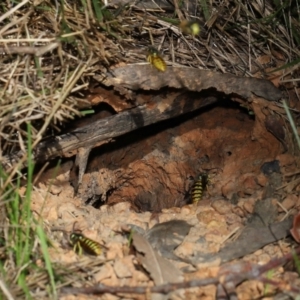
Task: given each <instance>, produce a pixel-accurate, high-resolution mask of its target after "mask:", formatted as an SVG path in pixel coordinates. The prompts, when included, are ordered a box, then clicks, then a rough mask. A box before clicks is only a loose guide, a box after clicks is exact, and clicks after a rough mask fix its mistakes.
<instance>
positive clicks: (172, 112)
mask: <svg viewBox="0 0 300 300" xmlns="http://www.w3.org/2000/svg"><path fill="white" fill-rule="evenodd" d="M216 101H217V97H201V96H200V94H199V93H192V92H184V93H179V92H177V93H169V94H168V96H167V97H166V98H161V99H159V100H158V101H157V102H155V103H153V104H151V105H149V104H148V105H142V106H138V107H136V108H133V109H130V110H127V111H123V112H121V113H119V114H116V115H113V116H110V117H107V118H105V119H100V120H97V121H95V122H93V123H91V124H89V125H86V126H83V127H81V128H78V129H76V130H74V131H72V132H69V133H67V134H63V135H60V136H57V137H54V138H51V139H47V140H45V141H42V142H40V143H39V144H38V145H37V147H36V148H35V150H34V153H33V160H34V161H35V162H44V161H46V160H49V159H53V158H55V157H70V156H73V155H76V154H77V150H78V149H79V148H93V147H96V146H98V145H99V144H103V141H106V140H110V139H112V138H114V137H118V136H120V135H123V134H125V133H128V132H131V131H133V130H136V129H138V128H141V127H144V126H147V125H150V124H154V123H157V122H160V121H163V120H167V119H170V118H174V117H177V116H179V115H181V114H184V113H187V112H191V111H194V110H196V109H199V108H201V107H205V106H207V105H209V104H211V103H214V102H216ZM22 155H23V153H22V152H18V153H14V154H12V155H10V156H6V157H4V160H3V166H4V168H5V169H9V168H10V167H11V166H13V165H14V164H15V163H16V162H18V161H19V159H20V157H22ZM24 167H25V165H24Z"/></svg>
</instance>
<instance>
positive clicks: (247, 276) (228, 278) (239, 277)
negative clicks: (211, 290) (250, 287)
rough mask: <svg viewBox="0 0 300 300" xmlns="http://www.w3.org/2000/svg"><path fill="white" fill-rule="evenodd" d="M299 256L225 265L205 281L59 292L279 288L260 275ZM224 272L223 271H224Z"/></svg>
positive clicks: (295, 289) (97, 292)
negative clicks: (246, 285)
mask: <svg viewBox="0 0 300 300" xmlns="http://www.w3.org/2000/svg"><path fill="white" fill-rule="evenodd" d="M299 254H300V247H298V248H297V249H296V250H295V253H294V254H293V253H288V254H286V255H284V256H283V257H281V258H274V259H272V260H271V261H269V262H268V263H267V264H265V265H263V266H259V265H251V264H250V263H244V262H243V263H238V264H236V265H230V266H227V265H225V268H223V269H222V268H221V270H220V272H219V276H218V277H215V278H206V279H196V280H190V281H186V282H178V283H167V284H163V285H159V286H154V287H138V286H135V287H130V286H123V287H120V286H118V287H112V286H105V285H103V284H100V285H97V286H93V287H88V288H70V287H67V288H62V289H61V292H62V293H64V294H103V293H111V294H117V293H134V294H144V293H146V292H147V291H149V292H151V293H163V294H167V293H169V292H171V291H174V290H178V289H182V288H185V289H186V288H192V287H200V286H206V285H210V284H219V283H221V284H222V285H223V286H224V287H226V285H229V286H232V284H234V286H237V285H238V284H240V283H241V282H243V281H245V280H251V279H259V280H262V281H264V282H267V283H268V284H272V285H275V286H277V287H278V288H281V287H282V285H280V283H278V282H276V281H273V280H267V279H265V278H261V275H262V274H263V273H265V272H267V271H269V270H272V269H275V268H277V267H279V266H281V265H283V264H285V263H287V262H288V261H291V260H292V259H293V255H299ZM224 270H225V271H224ZM290 290H291V291H293V292H297V293H300V288H298V287H295V286H291V285H290Z"/></svg>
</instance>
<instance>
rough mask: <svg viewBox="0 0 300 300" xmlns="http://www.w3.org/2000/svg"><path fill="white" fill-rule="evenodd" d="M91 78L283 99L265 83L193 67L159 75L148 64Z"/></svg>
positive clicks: (146, 87) (113, 83)
mask: <svg viewBox="0 0 300 300" xmlns="http://www.w3.org/2000/svg"><path fill="white" fill-rule="evenodd" d="M94 78H95V79H96V80H98V81H99V82H101V83H103V84H105V85H106V86H114V87H118V86H122V87H126V88H128V89H130V90H139V89H142V90H160V89H161V88H163V87H172V88H177V89H186V90H188V91H195V92H200V91H203V90H208V89H214V90H216V91H218V92H222V93H224V94H226V95H238V96H240V97H242V98H244V99H250V98H251V97H252V96H253V94H254V95H256V96H259V97H262V98H264V99H267V100H270V101H278V100H280V99H281V97H282V95H281V91H280V90H279V89H277V88H276V87H275V86H274V85H273V84H272V83H271V82H270V81H268V80H265V79H258V78H251V77H238V76H234V75H232V74H220V73H215V72H212V71H207V70H199V69H196V68H185V67H168V68H167V70H166V71H165V72H158V71H157V70H156V69H155V68H153V67H152V66H151V65H128V66H125V67H120V68H116V69H113V70H110V71H109V72H108V73H107V74H105V76H102V75H101V76H100V75H98V76H97V75H96V76H94Z"/></svg>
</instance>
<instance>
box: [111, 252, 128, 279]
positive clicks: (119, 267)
mask: <svg viewBox="0 0 300 300" xmlns="http://www.w3.org/2000/svg"><path fill="white" fill-rule="evenodd" d="M126 258H128V256H127V257H126ZM129 258H130V259H131V260H130V261H128V259H127V260H126V261H125V260H124V259H122V260H121V259H118V260H116V262H115V264H114V270H115V272H116V275H117V277H118V278H126V277H132V272H131V270H130V266H129V264H130V263H131V264H132V258H131V257H129Z"/></svg>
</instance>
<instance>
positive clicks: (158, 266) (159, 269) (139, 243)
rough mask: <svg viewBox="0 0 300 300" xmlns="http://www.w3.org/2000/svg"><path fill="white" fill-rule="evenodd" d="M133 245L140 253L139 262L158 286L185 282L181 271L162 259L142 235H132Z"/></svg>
mask: <svg viewBox="0 0 300 300" xmlns="http://www.w3.org/2000/svg"><path fill="white" fill-rule="evenodd" d="M132 244H133V246H134V247H135V249H136V250H137V252H138V255H137V258H138V260H139V261H140V262H141V264H142V265H143V267H144V268H145V269H146V270H147V271H148V272H149V273H150V276H151V278H152V279H153V281H154V282H155V284H156V285H160V284H164V283H167V282H180V281H182V280H183V277H182V273H181V271H180V270H178V269H177V268H176V267H175V266H174V265H173V264H172V263H171V262H169V261H168V260H166V259H165V258H163V257H161V256H160V255H159V254H158V252H157V251H156V250H154V249H153V248H152V246H151V245H150V243H149V242H148V240H147V239H146V238H144V237H143V236H142V235H140V234H139V233H136V232H134V233H133V235H132Z"/></svg>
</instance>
